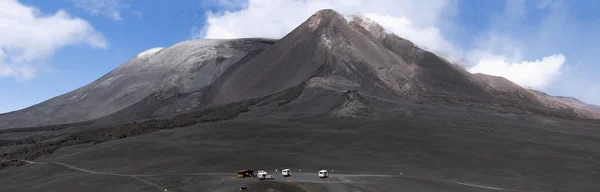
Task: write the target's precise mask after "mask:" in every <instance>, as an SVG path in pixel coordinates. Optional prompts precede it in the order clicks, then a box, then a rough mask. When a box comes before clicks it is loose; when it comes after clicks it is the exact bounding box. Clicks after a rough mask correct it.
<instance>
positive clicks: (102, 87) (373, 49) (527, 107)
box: [0, 10, 600, 192]
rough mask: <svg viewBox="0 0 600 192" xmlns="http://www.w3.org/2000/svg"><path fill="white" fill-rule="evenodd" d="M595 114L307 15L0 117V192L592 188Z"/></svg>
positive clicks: (346, 23)
mask: <svg viewBox="0 0 600 192" xmlns="http://www.w3.org/2000/svg"><path fill="white" fill-rule="evenodd" d="M597 117H599V116H598V112H597V111H596V110H594V108H593V106H592V107H590V106H589V105H587V104H583V103H582V102H579V101H578V100H576V99H574V98H566V97H555V96H550V95H547V94H545V93H542V92H539V91H535V90H529V89H524V88H522V87H520V86H519V85H517V84H515V83H513V82H511V81H509V80H507V79H505V78H502V77H496V76H489V75H485V74H471V73H469V72H467V71H465V70H464V69H462V68H461V67H460V66H458V65H455V64H452V63H450V62H448V61H446V60H445V59H444V58H441V57H439V56H437V55H435V54H433V53H431V52H428V51H425V50H423V49H421V48H419V47H418V46H417V45H415V44H413V43H411V42H410V41H408V40H405V39H402V38H401V37H398V36H396V35H394V34H391V33H388V32H386V30H385V29H384V28H382V27H381V26H379V25H378V24H376V23H374V22H372V21H371V20H369V19H368V18H365V17H363V16H360V15H354V16H350V17H345V16H343V15H340V14H338V13H337V12H335V11H333V10H321V11H319V12H317V13H315V14H314V15H312V16H311V17H310V18H308V19H307V20H306V21H305V22H304V23H302V24H301V25H299V26H298V27H297V28H296V29H294V30H293V31H292V32H290V33H289V34H287V35H286V36H285V37H283V38H281V39H279V40H268V39H233V40H214V39H204V40H194V41H185V42H182V43H178V44H176V45H173V46H171V47H169V48H164V49H162V48H157V49H150V50H148V51H145V52H143V53H142V54H140V55H138V56H136V57H135V58H133V59H131V60H130V61H128V62H127V63H125V64H123V65H121V66H120V67H119V68H117V69H115V70H113V71H112V72H110V73H109V74H107V75H105V76H104V77H101V78H100V79H98V80H96V81H94V82H92V83H91V84H89V85H86V86H84V87H82V88H79V89H77V90H75V91H72V92H70V93H67V94H65V95H61V96H58V97H56V98H53V99H50V100H48V101H45V102H43V103H40V104H38V105H34V106H31V107H29V108H27V109H24V110H20V111H15V112H12V113H8V114H2V115H0V128H9V129H2V130H0V178H3V179H0V191H107V190H108V191H164V190H166V189H168V191H231V190H234V189H237V188H238V187H239V186H241V185H246V184H248V186H250V188H249V189H247V190H250V191H259V190H261V191H265V190H267V191H273V190H275V191H299V192H304V191H322V192H338V191H341V192H350V191H457V192H458V191H460V192H463V191H598V190H597V189H599V188H600V186H599V184H598V182H597V181H598V179H597V178H600V172H598V167H600V160H599V157H600V156H599V155H598V154H600V147H598V146H600V129H598V127H600V122H599V121H598V120H596V119H589V118H597ZM72 122H81V123H72ZM57 123H66V124H59V125H51V124H57ZM39 125H47V126H39ZM24 126H33V127H28V128H22V127H24ZM11 127H18V128H11ZM282 168H289V169H292V170H293V172H294V173H292V175H293V176H292V177H286V178H282V177H279V175H275V177H276V178H277V179H278V180H277V179H276V180H275V181H268V182H263V181H258V180H256V179H237V178H236V179H229V178H228V177H229V176H233V175H234V173H235V171H237V170H242V169H252V170H269V173H271V174H272V171H271V170H281V169H282ZM322 169H327V170H331V172H330V174H331V178H326V179H321V178H318V177H316V173H317V171H319V170H322ZM296 170H298V171H296ZM334 170H335V172H334ZM276 174H277V173H276ZM343 175H346V176H343ZM377 175H379V176H377ZM370 176H373V177H370ZM380 176H381V177H380ZM311 178H312V179H311ZM304 179H306V180H304Z"/></svg>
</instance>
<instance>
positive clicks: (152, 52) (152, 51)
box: [137, 47, 165, 58]
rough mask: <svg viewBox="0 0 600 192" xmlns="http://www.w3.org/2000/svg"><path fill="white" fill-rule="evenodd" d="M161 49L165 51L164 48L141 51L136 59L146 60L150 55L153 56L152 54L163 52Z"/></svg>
mask: <svg viewBox="0 0 600 192" xmlns="http://www.w3.org/2000/svg"><path fill="white" fill-rule="evenodd" d="M163 49H165V48H164V47H154V48H150V49H147V50H145V51H142V52H141V53H139V54H138V55H137V57H138V58H147V57H150V56H152V55H154V54H156V53H158V52H159V51H161V50H163Z"/></svg>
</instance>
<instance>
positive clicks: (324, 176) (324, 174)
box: [319, 170, 329, 178]
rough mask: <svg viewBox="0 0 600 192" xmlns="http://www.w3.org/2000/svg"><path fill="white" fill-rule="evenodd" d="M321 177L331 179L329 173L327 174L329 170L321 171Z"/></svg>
mask: <svg viewBox="0 0 600 192" xmlns="http://www.w3.org/2000/svg"><path fill="white" fill-rule="evenodd" d="M319 177H320V178H327V177H329V173H327V170H320V171H319Z"/></svg>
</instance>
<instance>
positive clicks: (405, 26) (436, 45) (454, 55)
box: [363, 13, 461, 61]
mask: <svg viewBox="0 0 600 192" xmlns="http://www.w3.org/2000/svg"><path fill="white" fill-rule="evenodd" d="M363 15H364V16H366V17H368V18H370V19H371V20H373V21H375V22H377V23H378V24H379V25H381V26H382V27H384V28H385V29H386V30H388V32H391V33H394V34H396V35H398V36H400V37H402V38H405V39H409V40H410V41H412V42H413V43H415V44H417V45H418V46H419V47H421V48H424V49H426V50H429V51H431V52H435V53H437V54H440V55H443V56H444V57H446V59H448V60H450V61H457V60H459V59H460V58H461V53H460V50H459V49H458V48H456V47H455V46H453V45H452V44H451V43H450V42H449V41H448V40H446V39H445V38H444V37H443V36H442V34H440V29H439V28H437V27H435V26H431V25H430V26H425V27H417V26H415V24H414V23H413V22H412V21H411V20H410V19H408V18H407V17H393V16H389V15H378V14H374V13H365V14H363Z"/></svg>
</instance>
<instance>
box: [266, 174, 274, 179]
mask: <svg viewBox="0 0 600 192" xmlns="http://www.w3.org/2000/svg"><path fill="white" fill-rule="evenodd" d="M265 179H267V180H273V179H275V176H273V175H267V176H266V177H265Z"/></svg>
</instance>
